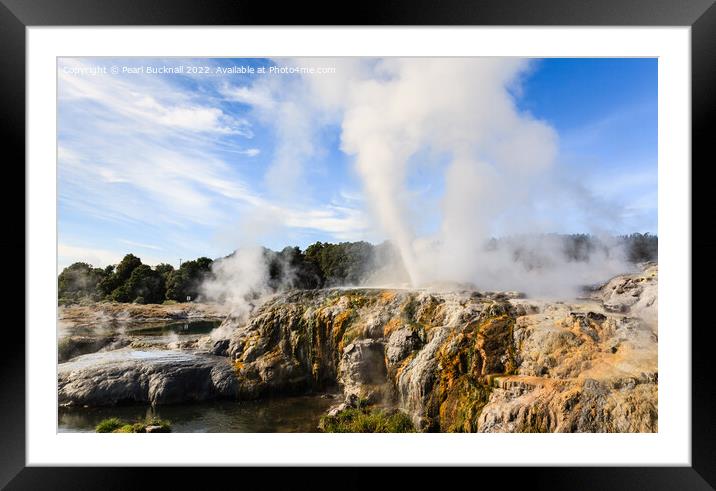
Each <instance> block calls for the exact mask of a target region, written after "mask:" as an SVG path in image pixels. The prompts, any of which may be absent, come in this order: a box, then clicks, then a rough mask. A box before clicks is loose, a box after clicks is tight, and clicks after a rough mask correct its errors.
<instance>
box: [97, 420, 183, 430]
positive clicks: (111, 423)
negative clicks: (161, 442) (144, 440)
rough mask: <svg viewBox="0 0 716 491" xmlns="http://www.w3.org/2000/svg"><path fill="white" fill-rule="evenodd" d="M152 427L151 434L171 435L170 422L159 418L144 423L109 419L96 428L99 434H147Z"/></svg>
mask: <svg viewBox="0 0 716 491" xmlns="http://www.w3.org/2000/svg"><path fill="white" fill-rule="evenodd" d="M148 427H152V428H151V431H150V432H149V433H170V432H171V431H172V430H171V424H170V423H169V421H166V420H163V419H159V418H147V419H145V420H144V421H137V422H134V423H129V422H127V421H122V420H121V419H119V418H108V419H105V420H102V421H100V422H99V424H98V425H97V426H96V427H95V431H96V432H97V433H147V428H148Z"/></svg>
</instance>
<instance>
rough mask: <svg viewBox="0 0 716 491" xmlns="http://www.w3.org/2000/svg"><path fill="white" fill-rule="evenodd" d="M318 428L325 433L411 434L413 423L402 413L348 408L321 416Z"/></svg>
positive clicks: (413, 429)
mask: <svg viewBox="0 0 716 491" xmlns="http://www.w3.org/2000/svg"><path fill="white" fill-rule="evenodd" d="M319 427H320V428H321V429H322V430H323V431H324V432H326V433H412V432H414V431H415V427H414V426H413V422H412V421H411V420H410V418H409V417H408V416H407V415H406V414H405V413H403V412H401V411H398V410H385V409H376V408H367V407H359V408H348V409H344V410H343V411H341V412H339V413H338V414H337V415H335V416H328V415H326V416H323V417H322V418H321V422H320V424H319Z"/></svg>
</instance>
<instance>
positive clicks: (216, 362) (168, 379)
mask: <svg viewBox="0 0 716 491" xmlns="http://www.w3.org/2000/svg"><path fill="white" fill-rule="evenodd" d="M217 397H227V398H234V397H236V378H235V376H234V372H233V367H232V366H231V364H230V363H229V362H228V360H227V359H226V358H224V357H216V356H210V355H199V354H191V353H183V352H179V351H167V350H163V351H160V350H157V351H134V350H126V349H123V350H117V351H110V352H104V353H92V354H89V355H83V356H79V357H77V358H74V359H73V360H72V361H70V362H67V363H62V364H60V366H59V373H58V399H59V403H60V405H65V406H85V405H87V406H107V405H115V404H123V403H150V404H173V403H178V402H186V401H203V400H207V399H214V398H217Z"/></svg>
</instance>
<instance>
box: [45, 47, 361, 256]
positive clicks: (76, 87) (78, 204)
mask: <svg viewBox="0 0 716 491" xmlns="http://www.w3.org/2000/svg"><path fill="white" fill-rule="evenodd" d="M96 63H97V60H88V59H61V61H60V64H59V70H58V77H59V128H58V129H59V135H58V139H59V144H58V165H59V167H58V169H59V173H58V174H59V181H60V182H59V200H60V203H61V205H62V209H63V213H64V216H63V215H61V216H60V227H61V228H60V232H61V233H62V222H63V218H66V217H67V216H68V215H67V214H70V215H69V216H72V217H79V218H78V220H80V221H82V220H85V221H86V220H88V219H92V220H96V221H100V222H104V223H115V224H118V225H119V224H124V225H123V226H124V227H126V226H129V227H132V224H136V225H137V227H138V226H139V225H140V224H141V225H142V227H143V228H146V227H147V226H149V227H152V228H153V229H154V230H155V233H156V235H157V236H159V237H161V238H162V246H159V245H152V244H151V243H150V242H149V241H147V240H146V238H147V237H144V236H142V234H139V233H138V234H137V235H136V236H127V235H126V234H125V237H124V238H119V237H118V238H116V239H115V240H118V241H119V242H121V243H123V244H126V245H129V246H133V247H143V248H145V249H152V250H162V249H164V250H166V251H169V249H168V248H167V247H169V248H173V247H176V248H177V249H179V248H182V247H185V243H186V237H190V239H189V240H191V241H192V242H194V247H195V249H204V250H205V249H209V247H208V244H207V243H208V242H209V241H210V240H211V234H210V233H209V234H206V236H197V235H196V232H195V231H190V230H193V228H194V227H199V228H200V229H202V230H206V229H218V228H221V227H226V226H227V224H230V223H233V222H235V221H236V219H237V218H238V217H241V216H244V217H248V216H251V215H257V216H264V215H266V214H270V215H271V216H272V217H273V218H272V221H273V222H275V223H274V225H275V226H279V227H287V228H296V229H311V230H315V231H319V232H321V233H324V234H327V235H328V236H332V237H336V238H345V237H349V236H351V235H352V234H354V233H356V231H357V233H362V230H363V229H364V228H365V224H366V220H365V216H364V214H363V213H362V211H360V209H352V208H351V207H350V205H348V206H334V205H332V204H325V203H324V204H317V205H316V204H315V203H314V204H312V199H311V198H310V196H305V198H306V199H305V200H304V201H303V202H302V203H298V204H295V203H293V204H290V205H289V204H285V203H284V202H283V201H281V202H279V201H272V200H271V199H269V198H268V197H267V196H266V195H264V194H263V193H262V192H261V190H260V188H261V183H260V182H258V183H257V182H256V179H255V177H252V178H251V179H250V180H247V178H246V177H245V176H243V175H242V174H241V171H240V167H238V166H237V165H235V163H236V161H237V159H241V158H244V159H246V158H252V159H253V158H256V157H258V156H259V155H261V154H262V153H263V152H262V149H261V148H260V147H259V146H257V145H250V146H249V145H246V143H248V142H251V141H252V140H253V137H254V130H253V124H252V122H251V121H250V119H251V117H252V116H251V114H254V111H255V108H256V107H268V106H271V105H272V104H274V103H273V102H272V101H271V99H270V94H269V93H268V92H266V93H263V92H261V91H260V90H258V91H256V92H255V93H254V89H251V90H249V89H247V90H244V91H242V90H236V89H228V88H227V86H214V85H212V84H216V81H210V82H206V81H204V82H203V86H201V89H200V90H197V87H196V86H195V85H192V86H183V85H181V84H175V83H170V82H169V81H168V80H167V79H165V78H162V77H156V76H146V75H132V76H122V75H111V74H107V75H103V76H88V75H77V74H73V73H71V72H72V71H77V69H82V68H83V67H88V66H90V65H93V64H96ZM197 83H199V81H197ZM214 89H216V94H215V95H216V96H212V95H211V90H214ZM227 90H228V91H229V92H226V91H227ZM221 91H223V93H222V92H221ZM231 91H233V96H231V98H232V100H235V101H239V100H241V101H244V102H245V103H247V104H250V105H251V107H252V108H253V109H251V110H249V109H247V110H245V111H244V113H245V114H246V116H242V115H241V114H240V113H238V115H237V113H236V111H232V110H231V109H227V108H225V107H224V106H222V102H225V98H226V97H229V96H230V95H231V94H230V92H231ZM301 151H302V152H303V150H301ZM281 152H282V150H280V149H279V154H280V153H281ZM304 153H305V152H304ZM291 155H292V154H288V153H287V154H285V155H284V156H283V157H282V158H284V159H286V160H289V159H290V158H291ZM135 228H136V227H135ZM104 230H105V233H106V230H107V229H104ZM109 230H111V228H110V229H109ZM182 230H183V232H182ZM97 233H99V232H97ZM110 233H111V232H110ZM75 235H76V234H75ZM175 236H176V237H178V236H182V237H184V238H183V239H182V240H181V242H182V243H178V242H177V243H176V244H174V246H172V244H171V239H166V238H170V237H175ZM167 240H169V243H167ZM202 243H203V244H204V245H201V244H202ZM64 247H65V248H64V250H65V252H67V254H66V256H67V257H70V256H72V257H81V254H83V253H86V254H87V255H89V256H91V257H93V258H94V259H95V260H96V261H98V262H102V263H107V264H109V263H112V262H113V261H116V260H117V258H118V257H119V258H121V253H115V252H113V251H108V250H103V249H94V248H91V247H89V248H84V249H82V248H80V247H79V246H67V245H66V246H64ZM72 247H74V249H72ZM68 251H74V252H73V253H72V254H70V253H69V252H68ZM170 252H171V251H170Z"/></svg>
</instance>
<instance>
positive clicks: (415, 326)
mask: <svg viewBox="0 0 716 491" xmlns="http://www.w3.org/2000/svg"><path fill="white" fill-rule="evenodd" d="M656 292H657V267H656V265H647V267H646V269H644V271H642V272H641V273H639V274H633V275H624V276H619V277H617V278H614V279H612V280H610V281H609V282H607V283H606V284H605V285H602V286H601V287H599V288H596V289H594V290H593V291H592V292H591V293H590V298H587V299H582V300H575V301H573V302H570V303H565V302H560V301H546V300H534V299H525V298H521V297H520V295H518V294H515V293H490V292H476V291H473V290H461V291H440V292H438V291H429V290H402V289H393V290H391V289H368V288H355V289H326V290H311V291H293V292H288V293H281V294H276V295H274V296H272V297H271V298H269V299H267V300H266V301H265V302H264V303H263V304H262V305H261V306H260V307H259V308H257V310H255V311H254V313H253V314H252V315H251V316H250V318H249V319H248V321H246V322H242V321H239V320H234V319H231V318H229V319H227V320H226V321H225V322H224V326H222V331H223V332H227V333H230V338H229V339H226V340H219V341H216V340H214V339H212V340H211V342H210V343H209V344H207V343H206V342H205V343H204V344H202V343H198V344H197V346H204V350H205V352H206V353H205V354H195V355H192V356H194V357H195V358H194V359H193V360H192V361H189V360H186V361H183V360H182V361H181V363H169V364H162V363H154V362H152V363H149V364H146V363H127V362H126V361H124V362H118V363H116V364H108V365H107V366H105V367H104V368H102V371H101V372H98V371H97V369H95V368H88V369H87V371H86V372H83V371H82V369H81V368H78V367H77V366H72V365H73V364H77V363H79V362H80V360H82V359H83V358H84V357H80V358H78V359H75V360H76V361H75V360H73V361H72V362H70V363H67V364H62V365H61V370H60V385H61V387H60V395H61V397H60V400H61V402H62V401H63V400H66V401H70V402H73V403H83V404H92V403H94V402H98V401H102V400H104V401H105V402H107V401H109V400H111V401H119V400H124V399H133V400H143V401H151V402H156V403H167V402H172V401H177V400H178V399H181V398H182V397H183V398H184V399H187V398H189V399H201V398H208V397H232V398H234V397H235V398H239V399H252V398H261V397H269V396H280V395H286V394H291V393H301V392H305V391H320V390H325V389H327V388H330V387H332V386H336V385H337V386H338V387H339V388H340V389H341V390H342V392H343V395H344V401H343V402H342V403H341V404H342V405H341V406H340V407H336V408H334V409H333V411H332V413H333V414H335V413H336V411H339V410H340V409H342V408H345V407H348V406H351V405H355V404H356V401H361V404H372V405H376V406H381V407H389V408H393V409H395V408H397V409H399V410H402V411H404V412H405V413H407V414H408V415H409V416H410V417H411V419H412V420H413V423H414V425H415V426H416V427H417V428H418V429H420V430H423V431H459V432H463V431H464V432H654V431H657V428H658V426H657V424H658V423H657V422H658V418H657V379H658V371H657V316H656V308H657V302H656V298H657V297H656ZM209 353H214V354H215V355H223V356H215V355H211V354H209ZM87 356H91V355H87ZM227 357H228V358H227ZM83 374H84V375H83ZM180 374H181V376H179V375H180ZM184 379H186V381H181V380H184ZM202 380H203V382H202ZM121 386H125V387H126V388H124V389H120V387H121ZM182 391H186V394H187V395H185V396H182V395H180V393H181V392H182ZM95 393H98V394H95ZM78 394H83V395H82V396H81V397H79V396H78ZM110 395H111V396H110Z"/></svg>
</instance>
